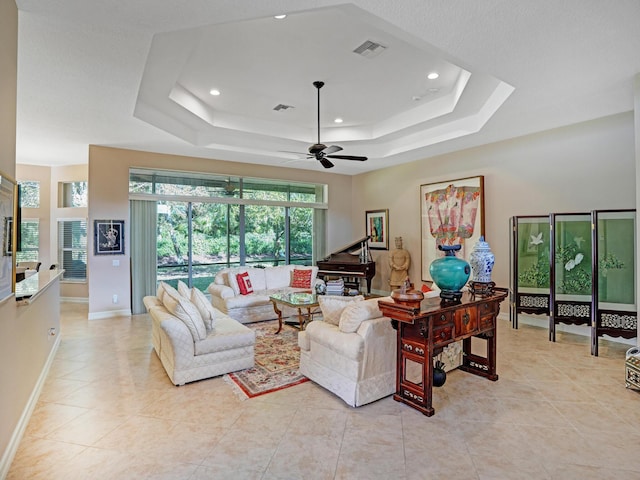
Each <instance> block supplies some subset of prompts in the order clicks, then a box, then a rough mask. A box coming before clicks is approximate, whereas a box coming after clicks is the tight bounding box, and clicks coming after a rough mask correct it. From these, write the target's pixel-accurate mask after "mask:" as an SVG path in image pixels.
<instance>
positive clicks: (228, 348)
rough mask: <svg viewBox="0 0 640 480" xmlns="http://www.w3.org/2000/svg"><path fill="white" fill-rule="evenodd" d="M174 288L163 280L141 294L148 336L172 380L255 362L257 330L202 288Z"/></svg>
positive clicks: (200, 376)
mask: <svg viewBox="0 0 640 480" xmlns="http://www.w3.org/2000/svg"><path fill="white" fill-rule="evenodd" d="M180 290H181V292H182V294H180V293H178V291H177V290H176V289H174V288H173V287H171V286H169V285H167V284H164V283H161V287H160V288H159V289H158V294H157V295H156V296H147V297H144V300H143V301H144V304H145V306H146V308H147V311H148V312H149V314H150V315H151V322H152V327H151V338H152V343H153V348H154V349H155V351H156V353H157V354H158V357H159V358H160V361H161V362H162V365H163V367H164V369H165V370H166V372H167V375H169V378H170V379H171V382H172V383H173V384H174V385H183V384H185V383H189V382H194V381H196V380H202V379H204V378H210V377H215V376H218V375H222V374H225V373H229V372H234V371H238V370H244V369H246V368H251V367H253V366H254V346H255V332H254V331H253V330H251V329H250V328H248V327H246V326H245V325H242V324H241V323H239V322H237V321H236V320H234V319H233V318H231V317H229V316H227V315H224V314H223V313H222V312H220V311H218V310H216V309H215V308H214V307H212V306H211V304H210V303H209V301H208V300H207V298H206V297H205V296H204V294H203V293H202V292H200V291H198V290H197V289H193V290H189V289H188V288H186V285H184V289H183V288H181V289H180Z"/></svg>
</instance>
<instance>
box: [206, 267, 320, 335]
mask: <svg viewBox="0 0 640 480" xmlns="http://www.w3.org/2000/svg"><path fill="white" fill-rule="evenodd" d="M294 270H303V271H305V272H306V271H309V272H310V276H309V278H308V280H309V283H308V285H309V286H306V287H296V286H294V285H296V284H295V283H294V282H293V277H294ZM244 272H248V274H249V279H250V281H251V286H252V288H253V292H252V293H249V294H246V295H243V294H242V293H241V291H240V286H239V284H238V280H237V275H238V274H242V273H244ZM317 275H318V267H315V266H313V267H305V266H301V265H281V266H277V267H267V268H252V267H235V268H225V269H223V270H220V271H219V272H218V273H217V274H216V276H215V277H214V279H213V282H212V283H211V285H209V287H208V291H209V293H210V294H211V304H212V305H213V306H214V307H215V308H217V309H218V310H220V311H221V312H222V313H225V314H227V315H229V316H230V317H231V318H234V319H236V320H238V321H239V322H241V323H250V322H258V321H262V320H270V319H274V318H278V315H277V314H276V313H275V310H274V308H273V304H272V303H271V301H270V300H269V295H272V294H274V293H278V292H289V291H305V290H311V289H312V288H313V287H314V285H315V282H316V276H317ZM282 314H283V316H285V317H288V316H291V315H294V314H297V311H295V310H293V309H291V308H288V307H285V309H284V310H283V312H282Z"/></svg>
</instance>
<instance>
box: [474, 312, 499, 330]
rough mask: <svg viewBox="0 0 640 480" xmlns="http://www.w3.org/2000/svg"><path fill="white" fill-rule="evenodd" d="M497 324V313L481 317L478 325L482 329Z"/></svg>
mask: <svg viewBox="0 0 640 480" xmlns="http://www.w3.org/2000/svg"><path fill="white" fill-rule="evenodd" d="M495 324H496V317H495V315H487V316H485V317H480V323H479V325H478V328H479V329H480V330H488V329H491V328H493V327H494V326H495Z"/></svg>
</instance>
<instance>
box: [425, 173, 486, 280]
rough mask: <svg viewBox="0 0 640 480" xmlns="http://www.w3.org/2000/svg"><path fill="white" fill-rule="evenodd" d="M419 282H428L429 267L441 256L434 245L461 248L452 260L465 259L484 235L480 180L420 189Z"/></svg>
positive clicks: (452, 182) (447, 182) (448, 182)
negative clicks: (420, 254)
mask: <svg viewBox="0 0 640 480" xmlns="http://www.w3.org/2000/svg"><path fill="white" fill-rule="evenodd" d="M420 214H421V224H420V225H421V226H420V228H421V232H420V238H421V248H422V280H423V281H432V280H433V279H432V278H431V275H430V274H429V265H431V262H433V261H434V260H435V259H436V258H438V257H441V256H443V255H444V254H443V253H442V252H441V251H440V250H438V245H461V247H462V248H461V249H460V250H459V251H458V252H456V256H457V257H460V258H464V259H466V260H468V259H469V255H470V254H471V249H472V248H473V245H475V243H476V242H477V241H478V240H479V239H480V237H481V236H483V235H484V177H483V176H478V177H468V178H459V179H456V180H448V181H446V182H439V183H428V184H425V185H420Z"/></svg>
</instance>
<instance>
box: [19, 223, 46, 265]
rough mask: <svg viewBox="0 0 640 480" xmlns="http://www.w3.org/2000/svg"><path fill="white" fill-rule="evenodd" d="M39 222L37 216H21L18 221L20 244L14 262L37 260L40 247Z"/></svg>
mask: <svg viewBox="0 0 640 480" xmlns="http://www.w3.org/2000/svg"><path fill="white" fill-rule="evenodd" d="M39 228H40V222H39V220H38V219H37V218H35V219H32V218H23V219H22V222H21V223H20V239H21V241H20V246H21V249H20V251H19V252H17V253H16V262H37V261H38V257H39V249H40V230H39Z"/></svg>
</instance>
